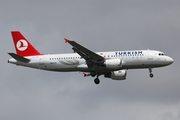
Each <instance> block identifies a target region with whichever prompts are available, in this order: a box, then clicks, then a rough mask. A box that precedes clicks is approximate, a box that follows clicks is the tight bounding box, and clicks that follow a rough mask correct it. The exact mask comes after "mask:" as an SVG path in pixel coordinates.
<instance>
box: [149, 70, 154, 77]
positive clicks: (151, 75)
mask: <svg viewBox="0 0 180 120" xmlns="http://www.w3.org/2000/svg"><path fill="white" fill-rule="evenodd" d="M149 73H150V74H149V76H150V77H151V78H152V77H153V76H154V75H153V74H152V68H149Z"/></svg>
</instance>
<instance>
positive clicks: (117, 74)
mask: <svg viewBox="0 0 180 120" xmlns="http://www.w3.org/2000/svg"><path fill="white" fill-rule="evenodd" d="M126 75H127V71H126V70H119V71H112V72H110V73H108V74H105V75H104V77H106V78H111V79H113V80H125V79H126Z"/></svg>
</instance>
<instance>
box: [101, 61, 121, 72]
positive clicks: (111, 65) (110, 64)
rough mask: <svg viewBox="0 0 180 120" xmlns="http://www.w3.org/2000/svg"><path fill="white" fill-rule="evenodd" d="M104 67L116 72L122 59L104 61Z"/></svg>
mask: <svg viewBox="0 0 180 120" xmlns="http://www.w3.org/2000/svg"><path fill="white" fill-rule="evenodd" d="M104 65H105V66H106V68H107V69H111V70H118V69H121V67H122V59H109V60H106V61H105V63H104Z"/></svg>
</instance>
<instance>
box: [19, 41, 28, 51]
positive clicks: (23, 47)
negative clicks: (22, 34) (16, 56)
mask: <svg viewBox="0 0 180 120" xmlns="http://www.w3.org/2000/svg"><path fill="white" fill-rule="evenodd" d="M16 47H17V49H18V50H19V51H24V50H26V49H27V47H28V43H27V42H26V41H25V40H19V41H18V42H17V44H16Z"/></svg>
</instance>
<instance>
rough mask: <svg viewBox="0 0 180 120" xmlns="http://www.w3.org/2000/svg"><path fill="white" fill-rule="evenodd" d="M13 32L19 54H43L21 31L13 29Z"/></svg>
mask: <svg viewBox="0 0 180 120" xmlns="http://www.w3.org/2000/svg"><path fill="white" fill-rule="evenodd" d="M11 34H12V38H13V41H14V46H15V48H16V52H17V54H18V55H20V56H23V57H24V56H36V55H42V54H41V53H39V52H38V51H37V50H36V49H35V48H34V47H33V46H32V45H31V43H29V41H28V40H27V39H26V38H25V37H24V36H23V35H22V34H21V33H20V32H19V31H12V32H11Z"/></svg>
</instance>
